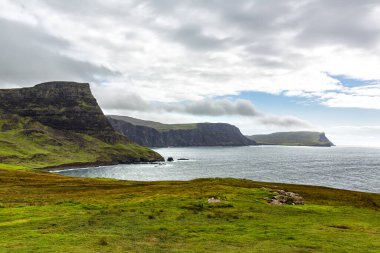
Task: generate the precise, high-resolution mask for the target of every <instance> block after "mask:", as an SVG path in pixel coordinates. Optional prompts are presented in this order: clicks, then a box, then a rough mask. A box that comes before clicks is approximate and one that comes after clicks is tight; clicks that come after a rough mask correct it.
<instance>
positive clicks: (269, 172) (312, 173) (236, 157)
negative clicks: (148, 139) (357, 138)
mask: <svg viewBox="0 0 380 253" xmlns="http://www.w3.org/2000/svg"><path fill="white" fill-rule="evenodd" d="M155 150H156V151H157V152H159V153H160V154H161V155H162V156H164V157H165V158H167V157H169V156H171V157H173V158H174V159H175V161H174V162H171V163H169V162H166V163H165V164H163V165H158V164H144V165H114V166H104V167H97V168H85V169H72V170H65V171H59V172H58V173H61V174H64V175H70V176H79V177H103V178H116V179H125V180H138V181H155V180H190V179H194V178H215V177H233V178H245V179H251V180H255V181H266V182H283V183H294V184H307V185H320V186H328V187H334V188H340V189H348V190H357V191H367V192H377V193H380V148H354V147H331V148H318V147H283V146H251V147H196V148H160V149H155ZM178 158H187V159H190V160H188V161H177V159H178Z"/></svg>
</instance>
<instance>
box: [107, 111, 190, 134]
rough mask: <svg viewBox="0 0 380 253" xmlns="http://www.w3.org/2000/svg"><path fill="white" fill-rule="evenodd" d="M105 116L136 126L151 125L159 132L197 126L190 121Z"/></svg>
mask: <svg viewBox="0 0 380 253" xmlns="http://www.w3.org/2000/svg"><path fill="white" fill-rule="evenodd" d="M107 117H109V118H113V119H117V120H122V121H125V122H128V123H131V124H133V125H136V126H146V127H151V128H154V129H156V130H157V131H160V132H166V131H169V130H187V129H195V128H197V124H196V123H191V124H163V123H160V122H155V121H149V120H141V119H136V118H132V117H128V116H118V115H107Z"/></svg>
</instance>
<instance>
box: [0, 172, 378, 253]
mask: <svg viewBox="0 0 380 253" xmlns="http://www.w3.org/2000/svg"><path fill="white" fill-rule="evenodd" d="M0 167H1V166H0ZM0 182H1V183H0V230H1V236H0V252H12V253H17V252H83V253H87V252H88V253H89V252H281V253H283V252H378V249H379V248H380V241H379V240H378V239H379V234H380V210H379V206H380V195H379V194H369V193H359V192H350V191H343V190H335V189H329V188H323V187H312V186H300V185H285V184H271V183H256V182H252V181H248V180H237V179H199V180H194V181H185V182H183V181H182V182H128V181H116V180H102V179H87V178H70V177H64V176H61V175H55V174H51V173H46V172H45V173H43V172H25V171H10V170H1V169H0ZM279 189H286V190H288V191H293V192H297V193H299V194H301V195H302V196H303V197H304V199H305V205H303V206H301V205H270V204H268V203H267V202H266V200H264V198H271V197H272V196H273V195H275V194H276V193H275V191H276V190H279ZM211 196H215V197H217V198H218V199H220V200H221V201H222V202H221V203H208V201H207V200H208V198H210V197H211Z"/></svg>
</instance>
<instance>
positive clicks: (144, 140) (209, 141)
mask: <svg viewBox="0 0 380 253" xmlns="http://www.w3.org/2000/svg"><path fill="white" fill-rule="evenodd" d="M108 120H109V122H110V123H111V125H112V126H113V127H114V129H115V130H116V131H117V132H119V133H121V134H123V135H125V136H128V138H130V139H131V140H133V141H134V142H136V143H138V144H140V145H143V146H148V147H169V146H170V147H187V146H247V145H255V142H254V141H252V140H249V139H248V138H246V137H245V136H244V135H242V134H241V132H240V130H239V129H238V128H237V127H235V126H233V125H229V124H225V123H198V124H162V123H159V122H153V121H144V120H139V119H134V118H131V117H124V116H114V115H111V116H108Z"/></svg>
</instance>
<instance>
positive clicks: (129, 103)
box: [91, 85, 154, 111]
mask: <svg viewBox="0 0 380 253" xmlns="http://www.w3.org/2000/svg"><path fill="white" fill-rule="evenodd" d="M91 88H92V90H93V93H94V96H95V97H98V102H99V105H100V107H102V108H104V109H108V110H130V111H153V110H154V105H153V103H150V102H148V101H146V100H145V99H143V98H142V97H141V96H140V95H138V94H136V93H132V92H126V91H125V89H123V88H122V87H121V88H120V87H117V88H113V89H112V88H111V87H108V86H106V85H93V86H92V87H91Z"/></svg>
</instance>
